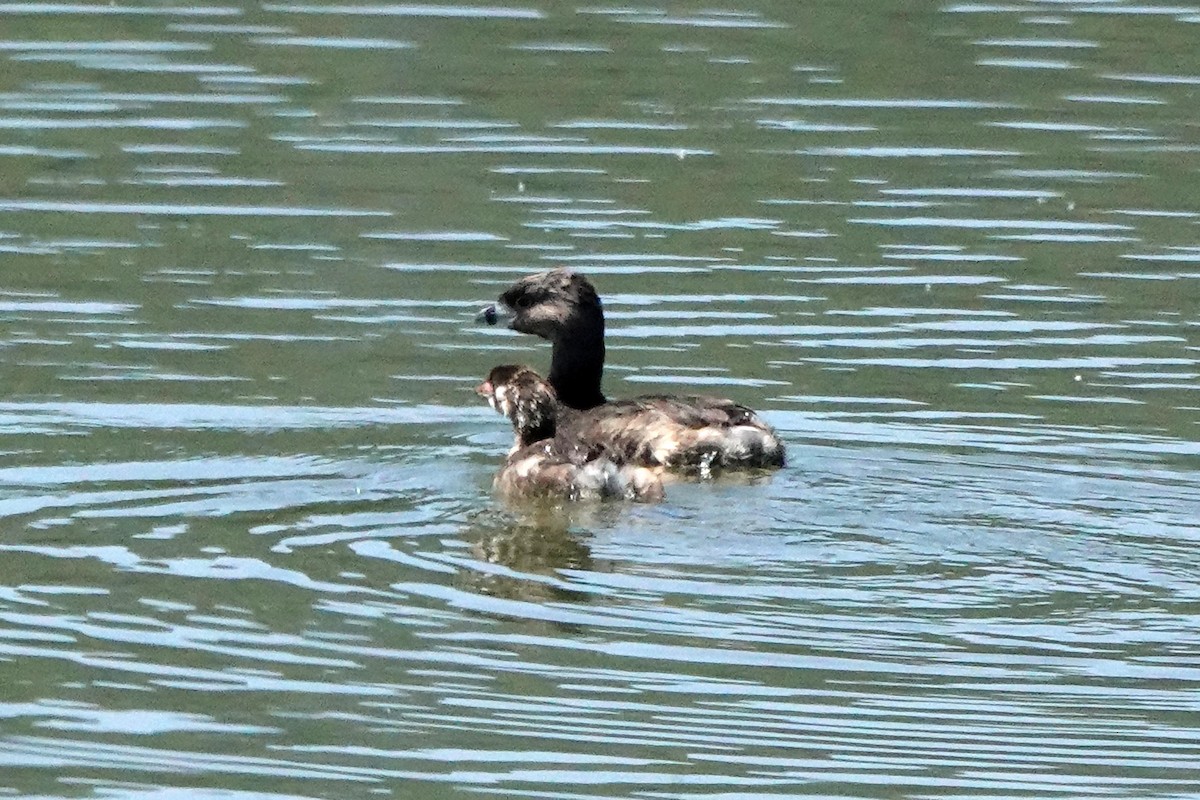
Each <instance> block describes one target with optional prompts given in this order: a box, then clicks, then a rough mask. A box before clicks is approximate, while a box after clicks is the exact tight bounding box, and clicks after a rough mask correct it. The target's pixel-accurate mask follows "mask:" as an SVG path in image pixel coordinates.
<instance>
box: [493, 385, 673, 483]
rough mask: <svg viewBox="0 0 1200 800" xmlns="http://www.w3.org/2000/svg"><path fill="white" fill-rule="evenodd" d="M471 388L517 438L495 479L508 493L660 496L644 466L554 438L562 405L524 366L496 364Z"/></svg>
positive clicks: (654, 479)
mask: <svg viewBox="0 0 1200 800" xmlns="http://www.w3.org/2000/svg"><path fill="white" fill-rule="evenodd" d="M475 392H476V394H478V395H479V396H480V397H483V398H485V399H486V400H487V401H488V403H489V404H490V405H491V406H492V408H494V409H496V410H497V411H499V412H500V413H501V414H503V415H504V416H506V417H508V419H509V420H510V421H511V422H512V425H513V433H514V435H515V440H514V441H513V446H512V449H511V450H509V451H508V457H507V458H506V459H505V461H504V466H502V467H501V468H500V471H499V472H498V473H496V478H495V481H494V482H493V484H494V486H495V488H496V490H497V491H498V492H500V493H501V494H504V495H507V496H509V497H561V498H564V499H567V500H598V499H602V498H606V497H619V498H625V499H629V500H660V499H662V495H663V489H662V481H661V479H660V478H659V477H658V474H657V473H656V472H654V471H653V470H650V469H647V468H645V467H640V466H635V465H628V464H620V463H617V462H616V461H614V460H613V459H611V458H609V457H608V456H607V455H606V454H605V453H604V451H603V450H602V449H594V450H585V449H583V448H579V447H575V446H572V445H569V444H565V443H564V440H563V439H561V438H559V437H556V435H555V433H556V422H557V418H558V413H559V411H560V410H561V409H562V406H561V405H560V404H559V403H558V398H557V397H556V396H555V393H554V389H553V387H551V386H550V384H549V383H547V382H546V381H545V380H543V379H542V377H541V376H540V375H538V374H537V373H536V372H534V371H533V370H531V369H529V368H528V367H520V366H516V365H513V364H503V365H501V366H498V367H494V368H493V369H492V371H491V372H489V373H488V376H487V378H486V379H485V380H484V381H483V383H481V384H479V385H478V386H476V387H475Z"/></svg>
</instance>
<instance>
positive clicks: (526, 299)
mask: <svg viewBox="0 0 1200 800" xmlns="http://www.w3.org/2000/svg"><path fill="white" fill-rule="evenodd" d="M531 305H533V298H532V297H530V296H529V295H527V294H523V295H521V296H520V297H518V298H517V308H529V307H530V306H531Z"/></svg>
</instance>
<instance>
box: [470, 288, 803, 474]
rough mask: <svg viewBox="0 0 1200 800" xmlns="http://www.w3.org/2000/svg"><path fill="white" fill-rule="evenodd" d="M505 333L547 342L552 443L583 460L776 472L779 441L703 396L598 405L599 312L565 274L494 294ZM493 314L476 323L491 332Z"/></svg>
mask: <svg viewBox="0 0 1200 800" xmlns="http://www.w3.org/2000/svg"><path fill="white" fill-rule="evenodd" d="M500 306H501V309H500V310H503V311H504V312H505V313H507V314H508V315H509V316H510V319H509V322H508V326H509V327H510V328H512V329H513V330H515V331H519V332H521V333H530V334H533V335H534V336H540V337H541V338H543V339H546V340H548V341H549V342H550V343H551V355H550V377H549V379H548V380H549V384H550V386H552V387H553V389H554V391H555V392H556V393H557V396H558V400H559V402H560V403H561V404H562V405H563V406H566V407H567V409H568V410H562V409H560V411H559V414H558V417H559V419H558V425H557V427H558V438H559V439H560V440H569V441H570V442H572V443H573V446H574V447H575V448H576V449H578V450H579V451H580V452H583V453H590V452H597V451H606V452H608V453H609V454H611V456H613V457H616V458H618V459H620V460H623V461H625V462H628V463H634V464H643V465H646V466H666V467H671V468H682V469H689V470H690V469H695V470H700V471H701V472H707V470H708V469H710V468H711V467H719V468H722V467H723V468H745V467H780V466H783V462H784V448H783V443H782V442H781V441H780V440H779V436H778V435H777V434H776V433H775V430H774V429H773V428H772V427H771V426H770V425H768V424H766V423H765V422H763V421H762V420H761V419H759V417H758V415H757V414H755V413H754V412H753V411H751V410H750V409H748V408H746V407H745V406H742V405H739V404H738V403H735V402H733V401H732V400H725V399H722V398H717V397H703V396H675V395H647V396H645V397H637V398H633V399H630V400H618V401H612V402H610V401H608V400H607V399H606V398H605V396H604V393H603V392H602V391H601V389H600V382H601V378H602V377H603V373H604V310H603V307H602V304H601V302H600V296H599V295H598V294H597V293H596V289H595V287H593V286H592V284H591V282H589V281H588V279H587V278H585V277H583V276H582V275H579V274H578V273H575V272H572V271H571V270H567V269H553V270H550V271H549V272H541V273H537V274H535V275H529V276H527V277H524V278H522V279H521V280H519V281H517V282H516V283H514V284H513V285H512V286H510V287H509V288H508V289H506V290H505V291H504V293H503V294H501V295H500ZM500 310H498V309H497V308H496V307H495V306H489V307H488V308H486V309H484V311H483V314H482V315H481V316H482V318H483V319H485V320H486V321H487V322H488V323H489V324H496V323H497V321H498V317H499V315H500Z"/></svg>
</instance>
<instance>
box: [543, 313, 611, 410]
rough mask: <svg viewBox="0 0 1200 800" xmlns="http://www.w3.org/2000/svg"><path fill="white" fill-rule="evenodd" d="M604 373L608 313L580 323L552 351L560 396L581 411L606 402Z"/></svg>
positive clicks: (554, 381) (553, 373) (553, 376)
mask: <svg viewBox="0 0 1200 800" xmlns="http://www.w3.org/2000/svg"><path fill="white" fill-rule="evenodd" d="M603 375H604V317H603V315H601V314H600V312H599V310H598V309H597V312H596V317H595V318H593V319H592V320H591V321H590V324H587V325H577V326H575V327H574V328H573V329H572V330H570V331H564V332H563V334H562V335H561V336H560V337H559V338H557V339H556V340H555V341H554V345H553V349H552V351H551V355H550V385H551V386H553V387H554V391H555V392H557V393H558V400H559V402H560V403H562V404H563V405H564V406H567V407H568V408H575V409H579V410H580V411H583V410H586V409H589V408H592V407H594V406H599V405H603V404H604V394H603V393H602V392H601V391H600V379H601V378H602V377H603Z"/></svg>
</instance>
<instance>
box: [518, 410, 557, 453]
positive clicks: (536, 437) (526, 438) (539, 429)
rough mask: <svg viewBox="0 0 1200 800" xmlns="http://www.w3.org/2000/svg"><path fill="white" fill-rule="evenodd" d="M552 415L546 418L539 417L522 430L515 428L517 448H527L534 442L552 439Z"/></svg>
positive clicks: (553, 425) (553, 426) (553, 428)
mask: <svg viewBox="0 0 1200 800" xmlns="http://www.w3.org/2000/svg"><path fill="white" fill-rule="evenodd" d="M554 430H555V424H554V415H553V414H551V415H550V416H549V417H548V418H547V417H544V416H542V417H539V418H538V419H537V420H536V421H535V422H532V423H530V424H528V425H526V427H524V428H517V446H518V447H527V446H528V445H531V444H533V443H534V442H540V441H541V440H542V439H553V438H554Z"/></svg>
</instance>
